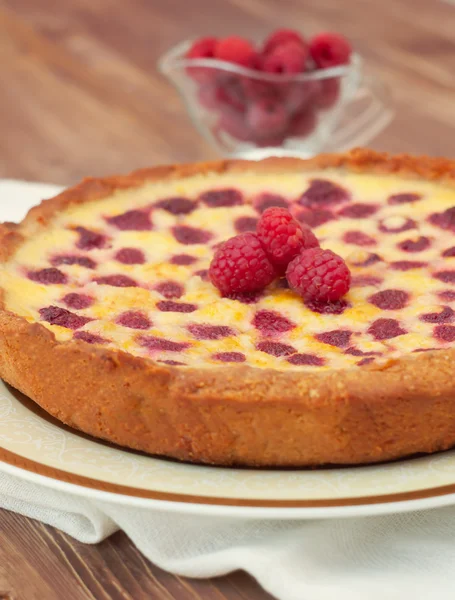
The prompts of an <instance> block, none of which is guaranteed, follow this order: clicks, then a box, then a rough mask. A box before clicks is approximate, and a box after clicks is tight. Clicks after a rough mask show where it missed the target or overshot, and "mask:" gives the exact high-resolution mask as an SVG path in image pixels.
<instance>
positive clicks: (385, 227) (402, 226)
mask: <svg viewBox="0 0 455 600" xmlns="http://www.w3.org/2000/svg"><path fill="white" fill-rule="evenodd" d="M416 227H417V224H416V222H415V221H414V219H408V218H406V217H401V216H398V215H396V216H392V217H387V218H386V219H382V221H380V222H379V231H382V232H383V233H403V231H408V230H409V229H416Z"/></svg>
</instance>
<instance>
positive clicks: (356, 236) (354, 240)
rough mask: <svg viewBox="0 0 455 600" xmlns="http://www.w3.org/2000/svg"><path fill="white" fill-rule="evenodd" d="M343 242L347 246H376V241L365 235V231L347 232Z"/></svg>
mask: <svg viewBox="0 0 455 600" xmlns="http://www.w3.org/2000/svg"><path fill="white" fill-rule="evenodd" d="M343 240H344V241H345V242H346V244H354V245H356V246H375V245H376V240H375V239H374V238H372V237H371V236H369V235H367V234H366V233H363V231H347V232H346V233H345V234H344V236H343Z"/></svg>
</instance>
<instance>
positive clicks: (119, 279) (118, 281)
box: [94, 274, 137, 287]
mask: <svg viewBox="0 0 455 600" xmlns="http://www.w3.org/2000/svg"><path fill="white" fill-rule="evenodd" d="M94 281H96V283H98V284H100V285H112V286H114V287H137V283H136V282H135V281H134V279H131V277H128V275H121V274H118V275H105V276H104V277H97V278H96V279H95V280H94Z"/></svg>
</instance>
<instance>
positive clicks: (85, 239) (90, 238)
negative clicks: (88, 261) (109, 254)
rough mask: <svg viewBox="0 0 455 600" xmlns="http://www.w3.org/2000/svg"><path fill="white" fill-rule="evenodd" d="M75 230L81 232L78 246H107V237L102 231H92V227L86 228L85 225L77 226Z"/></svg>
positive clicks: (84, 248) (83, 248)
mask: <svg viewBox="0 0 455 600" xmlns="http://www.w3.org/2000/svg"><path fill="white" fill-rule="evenodd" d="M75 231H77V233H78V234H79V240H78V241H77V242H76V246H77V247H78V248H80V249H81V250H94V249H96V248H104V247H105V246H106V243H107V237H106V236H105V235H103V234H102V233H98V232H97V231H90V229H86V228H85V227H76V228H75Z"/></svg>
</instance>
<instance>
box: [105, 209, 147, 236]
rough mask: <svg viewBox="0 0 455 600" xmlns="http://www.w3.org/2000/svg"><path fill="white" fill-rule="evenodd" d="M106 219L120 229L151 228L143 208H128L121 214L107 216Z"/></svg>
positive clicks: (143, 229)
mask: <svg viewBox="0 0 455 600" xmlns="http://www.w3.org/2000/svg"><path fill="white" fill-rule="evenodd" d="M106 221H107V222H108V223H109V224H110V225H113V226H114V227H117V229H120V231H148V230H150V229H151V228H152V222H151V220H150V216H149V215H148V214H147V213H146V212H144V211H143V210H128V211H127V212H125V213H123V214H121V215H116V216H115V217H107V218H106Z"/></svg>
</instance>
